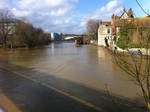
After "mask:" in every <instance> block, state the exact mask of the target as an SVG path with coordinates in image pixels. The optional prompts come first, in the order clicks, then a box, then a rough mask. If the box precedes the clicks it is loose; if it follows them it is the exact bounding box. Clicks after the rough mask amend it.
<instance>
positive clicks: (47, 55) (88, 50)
mask: <svg viewBox="0 0 150 112" xmlns="http://www.w3.org/2000/svg"><path fill="white" fill-rule="evenodd" d="M0 59H1V60H7V61H8V62H9V63H11V64H14V65H19V66H23V67H26V68H31V69H33V70H36V71H39V72H44V73H47V74H50V75H53V76H55V77H59V78H64V79H67V80H71V81H74V82H77V83H81V84H83V85H86V86H89V87H92V88H95V89H99V90H101V89H102V90H105V89H106V85H108V86H109V88H110V91H111V92H112V93H115V94H117V95H121V96H125V97H129V98H135V97H137V95H136V93H137V92H138V91H139V90H138V89H137V86H136V85H134V84H133V82H131V81H129V79H130V77H129V76H128V75H127V74H125V73H124V72H122V71H121V70H120V69H119V68H118V67H117V66H116V65H115V64H114V63H113V56H112V55H111V54H110V53H108V52H107V51H106V50H105V49H103V48H101V47H96V46H82V47H77V48H76V47H75V45H74V43H52V44H51V45H49V46H46V47H44V48H38V49H36V48H35V49H14V50H7V51H1V54H0ZM34 75H36V74H34Z"/></svg>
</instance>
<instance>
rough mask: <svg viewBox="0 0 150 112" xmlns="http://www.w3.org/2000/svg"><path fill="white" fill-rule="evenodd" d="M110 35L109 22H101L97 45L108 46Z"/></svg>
mask: <svg viewBox="0 0 150 112" xmlns="http://www.w3.org/2000/svg"><path fill="white" fill-rule="evenodd" d="M111 36H112V25H111V22H101V23H100V25H99V29H98V45H100V46H108V43H109V42H108V40H109V39H110V38H111Z"/></svg>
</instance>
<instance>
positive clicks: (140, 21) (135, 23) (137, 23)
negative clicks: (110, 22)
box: [114, 17, 150, 28]
mask: <svg viewBox="0 0 150 112" xmlns="http://www.w3.org/2000/svg"><path fill="white" fill-rule="evenodd" d="M114 24H115V26H116V27H122V26H125V25H127V26H128V27H130V28H137V27H142V28H150V17H144V18H135V19H133V20H132V21H128V20H114Z"/></svg>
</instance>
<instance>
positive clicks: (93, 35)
mask: <svg viewBox="0 0 150 112" xmlns="http://www.w3.org/2000/svg"><path fill="white" fill-rule="evenodd" d="M99 23H100V20H94V19H93V20H89V21H88V22H87V33H88V36H89V38H90V39H94V40H97V39H98V28H99Z"/></svg>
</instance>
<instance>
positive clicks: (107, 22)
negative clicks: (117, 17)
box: [100, 21, 111, 26]
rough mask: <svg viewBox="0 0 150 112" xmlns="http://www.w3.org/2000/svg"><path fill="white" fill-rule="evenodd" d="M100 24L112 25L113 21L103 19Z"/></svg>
mask: <svg viewBox="0 0 150 112" xmlns="http://www.w3.org/2000/svg"><path fill="white" fill-rule="evenodd" d="M100 24H102V25H106V26H111V22H110V21H102V22H101V23H100Z"/></svg>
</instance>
